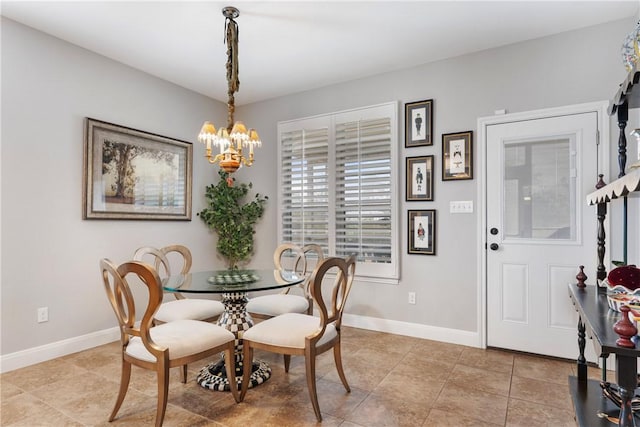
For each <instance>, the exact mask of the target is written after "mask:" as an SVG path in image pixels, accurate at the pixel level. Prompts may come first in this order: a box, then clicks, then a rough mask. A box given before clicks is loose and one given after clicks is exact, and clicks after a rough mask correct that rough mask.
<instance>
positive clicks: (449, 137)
mask: <svg viewBox="0 0 640 427" xmlns="http://www.w3.org/2000/svg"><path fill="white" fill-rule="evenodd" d="M464 179H473V131H471V130H467V131H464V132H454V133H444V134H442V180H443V181H454V180H464Z"/></svg>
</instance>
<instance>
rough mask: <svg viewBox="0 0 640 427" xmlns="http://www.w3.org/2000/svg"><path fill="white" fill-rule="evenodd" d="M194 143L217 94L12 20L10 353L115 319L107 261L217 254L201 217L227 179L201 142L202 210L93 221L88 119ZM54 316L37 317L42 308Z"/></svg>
mask: <svg viewBox="0 0 640 427" xmlns="http://www.w3.org/2000/svg"><path fill="white" fill-rule="evenodd" d="M85 117H92V118H95V119H99V120H104V121H108V122H112V123H116V124H120V125H123V126H129V127H132V128H136V129H140V130H144V131H148V132H153V133H157V134H160V135H166V136H169V137H173V138H177V139H181V140H185V141H192V142H195V137H196V135H197V132H198V131H199V129H200V126H201V125H202V122H203V121H204V120H205V119H207V118H212V119H216V120H218V121H221V120H224V118H225V117H226V107H225V106H224V105H223V104H220V103H217V102H214V101H212V100H211V99H209V98H207V97H204V96H201V95H198V94H195V93H193V92H190V91H187V90H185V89H183V88H181V87H178V86H176V85H173V84H170V83H167V82H165V81H162V80H160V79H156V78H153V77H150V76H149V75H147V74H145V73H142V72H140V71H137V70H134V69H132V68H129V67H126V66H123V65H122V64H119V63H116V62H114V61H111V60H108V59H106V58H104V57H102V56H99V55H96V54H93V53H91V52H89V51H86V50H84V49H80V48H78V47H76V46H72V45H70V44H68V43H66V42H63V41H61V40H58V39H55V38H52V37H50V36H47V35H45V34H43V33H40V32H37V31H34V30H32V29H30V28H28V27H25V26H22V25H20V24H17V23H15V22H13V21H10V20H7V19H2V354H8V353H12V352H15V351H18V350H22V349H26V348H31V347H34V346H39V345H43V344H47V343H52V342H56V341H59V340H63V339H67V338H71V337H76V336H81V335H84V334H88V333H91V332H94V331H99V330H103V329H107V328H111V327H114V326H115V325H116V323H115V317H114V315H113V312H112V311H111V308H110V306H109V305H108V303H107V300H106V297H105V293H104V290H103V289H102V283H101V278H100V274H99V268H98V262H99V260H100V259H101V258H103V257H108V258H111V259H112V260H113V261H115V262H123V261H125V260H127V259H129V258H130V257H131V255H132V254H133V250H135V248H137V247H139V246H142V245H158V246H160V245H164V244H169V243H173V242H183V243H186V244H188V245H189V246H190V247H191V249H192V250H193V255H194V267H195V268H204V267H206V266H211V265H212V264H218V265H220V266H222V265H223V264H222V262H221V261H218V260H217V259H216V255H215V247H214V244H215V240H214V238H213V236H212V235H211V234H209V232H208V230H207V228H206V227H205V226H204V224H203V223H202V222H201V221H200V219H199V218H197V217H196V216H195V213H196V212H198V211H199V210H201V209H202V206H203V203H204V197H203V193H204V186H205V185H206V184H207V183H209V182H213V180H214V179H216V178H217V175H216V172H215V170H214V168H212V167H211V166H208V165H206V164H205V163H204V161H202V160H201V159H202V154H203V151H202V147H201V146H200V144H197V145H195V146H194V158H195V159H196V160H195V161H194V181H193V218H194V219H193V221H191V222H170V221H160V222H150V221H98V220H94V221H83V220H82V215H81V212H82V211H81V200H82V179H83V177H82V149H83V129H84V128H83V126H84V125H83V120H84V118H85ZM44 306H47V307H49V319H50V320H49V322H47V323H42V324H38V323H36V309H37V307H44Z"/></svg>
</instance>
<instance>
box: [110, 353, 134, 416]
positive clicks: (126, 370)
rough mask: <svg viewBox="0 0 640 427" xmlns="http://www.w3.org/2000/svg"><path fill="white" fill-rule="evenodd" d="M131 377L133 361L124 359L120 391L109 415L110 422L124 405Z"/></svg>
mask: <svg viewBox="0 0 640 427" xmlns="http://www.w3.org/2000/svg"><path fill="white" fill-rule="evenodd" d="M130 379H131V363H129V362H127V361H126V360H124V359H122V372H121V374H120V391H118V397H117V398H116V404H115V405H114V406H113V411H111V415H110V416H109V422H111V421H113V420H114V419H115V418H116V414H117V413H118V411H119V410H120V406H122V402H123V401H124V397H125V396H126V395H127V390H128V389H129V380H130Z"/></svg>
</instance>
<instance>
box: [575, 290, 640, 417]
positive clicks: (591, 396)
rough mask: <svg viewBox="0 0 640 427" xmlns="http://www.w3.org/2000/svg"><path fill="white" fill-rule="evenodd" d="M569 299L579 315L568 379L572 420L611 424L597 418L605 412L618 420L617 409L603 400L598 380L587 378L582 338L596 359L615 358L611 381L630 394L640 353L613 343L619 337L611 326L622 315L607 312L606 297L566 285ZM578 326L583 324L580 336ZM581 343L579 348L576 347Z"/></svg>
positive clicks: (632, 390)
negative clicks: (577, 351)
mask: <svg viewBox="0 0 640 427" xmlns="http://www.w3.org/2000/svg"><path fill="white" fill-rule="evenodd" d="M569 297H570V298H571V301H572V302H573V305H574V306H575V308H576V311H577V312H578V315H579V316H580V322H579V324H578V346H579V347H581V349H580V356H579V358H578V363H577V370H578V377H573V376H571V377H569V391H570V392H571V397H572V398H573V404H574V409H575V412H576V420H577V421H578V424H579V425H580V426H589V427H590V426H600V425H602V426H606V425H608V426H611V425H614V424H611V423H610V422H609V421H607V420H606V419H601V418H598V416H597V414H598V412H606V413H607V414H608V415H610V416H614V417H616V418H619V417H618V415H617V413H619V408H617V407H616V406H615V405H614V404H613V402H611V401H609V399H607V398H606V397H604V395H603V394H602V389H601V387H600V383H599V381H594V380H589V379H588V378H587V366H586V361H585V359H584V345H585V344H586V338H591V342H592V344H593V346H594V348H595V350H596V354H597V355H598V356H599V357H607V356H608V355H610V354H615V355H616V378H615V381H616V382H617V385H618V387H619V388H620V389H624V390H628V391H629V393H630V394H631V395H632V394H633V393H635V390H636V388H637V386H638V377H637V358H638V357H639V356H640V350H638V349H636V348H626V347H620V346H619V345H617V344H616V341H617V340H618V338H619V336H618V334H616V333H615V332H614V330H613V325H614V324H615V323H616V322H617V321H618V320H620V318H621V316H622V314H621V313H618V312H616V311H613V310H611V309H609V305H608V303H607V296H606V294H604V293H601V292H598V289H596V287H595V286H586V287H584V288H578V287H577V286H576V285H569ZM581 324H582V325H584V328H583V331H584V334H583V335H582V336H581V333H580V325H581ZM581 341H582V345H580V343H581ZM630 397H632V396H630ZM630 397H629V398H630ZM603 422H604V423H603ZM619 425H620V426H625V427H632V426H636V425H640V419H638V416H634V421H631V420H627V421H626V422H624V423H623V422H621V423H620V424H619Z"/></svg>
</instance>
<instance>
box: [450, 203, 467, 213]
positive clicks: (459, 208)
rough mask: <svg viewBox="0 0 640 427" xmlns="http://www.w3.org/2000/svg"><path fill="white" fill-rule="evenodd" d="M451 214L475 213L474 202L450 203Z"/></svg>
mask: <svg viewBox="0 0 640 427" xmlns="http://www.w3.org/2000/svg"><path fill="white" fill-rule="evenodd" d="M449 212H451V213H473V200H459V201H454V202H449Z"/></svg>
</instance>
